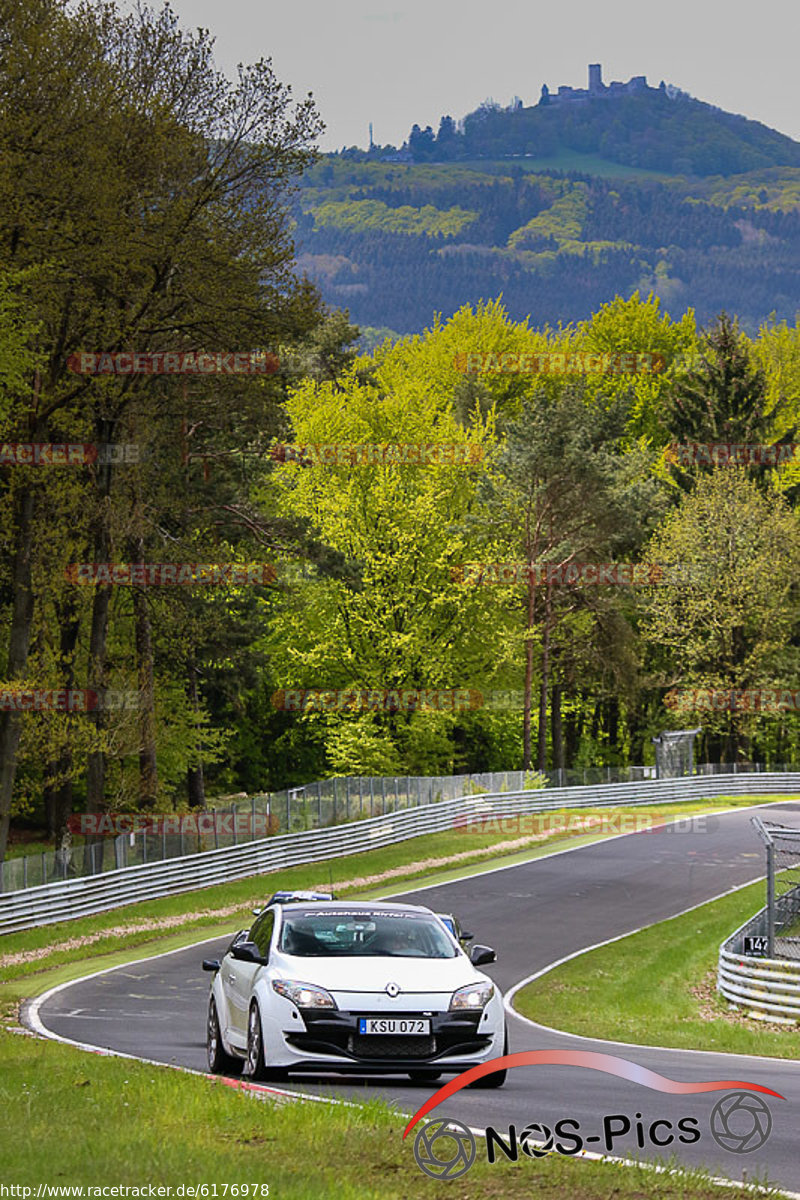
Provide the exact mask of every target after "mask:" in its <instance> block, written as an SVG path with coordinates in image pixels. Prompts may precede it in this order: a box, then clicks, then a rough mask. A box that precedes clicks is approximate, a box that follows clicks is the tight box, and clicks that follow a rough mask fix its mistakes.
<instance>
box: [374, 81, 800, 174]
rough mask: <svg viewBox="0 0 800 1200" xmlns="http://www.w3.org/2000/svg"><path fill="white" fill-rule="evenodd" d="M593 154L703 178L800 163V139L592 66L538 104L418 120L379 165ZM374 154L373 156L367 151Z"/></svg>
mask: <svg viewBox="0 0 800 1200" xmlns="http://www.w3.org/2000/svg"><path fill="white" fill-rule="evenodd" d="M564 152H577V153H583V154H599V155H601V156H602V157H603V158H605V159H607V160H608V161H610V162H617V163H620V164H622V165H625V166H628V167H635V168H639V169H643V170H649V171H659V172H666V173H668V174H676V175H689V176H700V177H707V176H710V175H733V174H737V173H740V172H744V171H756V170H759V169H761V168H765V167H775V166H781V167H797V166H800V144H798V143H797V142H795V141H793V140H792V138H790V137H786V135H785V134H782V133H778V132H777V131H776V130H774V129H769V128H768V127H767V126H766V125H762V124H761V123H760V122H758V121H750V120H748V119H747V118H746V117H743V116H738V115H737V114H735V113H728V112H724V111H723V110H722V109H720V108H717V107H715V106H714V105H712V104H706V103H704V102H703V101H701V100H696V99H694V98H693V97H692V96H690V95H688V94H687V93H686V92H683V91H681V90H680V89H679V88H677V87H675V86H674V85H672V84H666V83H664V82H663V80H662V82H661V83H660V84H659V86H658V87H650V86H649V85H648V83H647V79H646V77H645V76H644V75H634V76H633V78H632V79H629V80H628V81H627V83H622V82H619V81H616V80H615V81H613V82H612V83H609V84H605V83H604V82H603V72H602V65H601V64H600V63H591V64H590V66H589V79H588V86H587V87H585V88H579V87H570V86H568V85H561V86H560V87H558V89H557V90H556V91H554V92H551V91H550V89H549V88H548V86H547V84H544V85H543V86H542V89H541V94H540V98H539V100H538V103H536V104H534V105H530V106H527V107H526V106H525V105H524V104H523V103H522V101H521V100H519V99H518V98H515V99H514V100H512V102H511V104H510V105H508V106H507V107H505V108H503V107H501V106H500V105H499V104H495V103H494V102H493V101H487V102H485V103H484V104H482V105H480V106H479V107H478V108H477V109H476V110H475V111H474V112H472V113H469V114H467V116H465V117H463V118H462V119H461V120H459V121H458V122H456V121H454V120H453V119H452V117H450V116H443V117H442V118H441V120H440V123H439V129H438V132H437V133H434V131H433V128H432V127H431V126H430V125H429V126H427V127H426V128H425V129H421V128H420V127H419V125H414V126H413V128H412V130H411V133H410V134H409V137H408V140H407V142H406V143H405V145H404V146H403V147H402V148H401V149H400V150H399V151H398V150H396V149H395V148H394V147H388V148H386V154H385V155H382V156H381V157H383V158H384V161H408V162H457V161H464V160H466V161H469V160H475V159H486V158H490V159H501V158H525V159H532V160H534V161H535V160H536V159H548V158H550V157H552V156H553V155H554V154H559V153H562V154H563V153H564ZM372 157H375V156H374V155H372Z"/></svg>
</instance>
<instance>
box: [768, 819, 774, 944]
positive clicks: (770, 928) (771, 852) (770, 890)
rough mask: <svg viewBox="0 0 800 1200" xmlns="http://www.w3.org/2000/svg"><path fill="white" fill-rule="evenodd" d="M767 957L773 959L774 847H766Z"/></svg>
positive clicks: (770, 845)
mask: <svg viewBox="0 0 800 1200" xmlns="http://www.w3.org/2000/svg"><path fill="white" fill-rule="evenodd" d="M767 955H768V956H769V958H774V957H775V847H774V846H773V844H772V842H770V843H769V844H768V846H767Z"/></svg>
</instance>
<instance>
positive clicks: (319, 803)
mask: <svg viewBox="0 0 800 1200" xmlns="http://www.w3.org/2000/svg"><path fill="white" fill-rule="evenodd" d="M317 829H322V784H321V783H317Z"/></svg>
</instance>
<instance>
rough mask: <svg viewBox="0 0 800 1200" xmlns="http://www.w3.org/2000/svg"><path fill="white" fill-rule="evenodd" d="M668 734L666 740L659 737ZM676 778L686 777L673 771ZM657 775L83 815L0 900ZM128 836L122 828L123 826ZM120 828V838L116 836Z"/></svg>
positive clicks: (5, 886)
mask: <svg viewBox="0 0 800 1200" xmlns="http://www.w3.org/2000/svg"><path fill="white" fill-rule="evenodd" d="M663 736H665V735H662V737H663ZM765 769H766V768H765V767H764V765H763V764H759V763H752V764H746V763H701V764H699V765H697V766H696V767H695V769H694V771H693V772H690V773H689V774H691V775H697V776H705V775H714V776H717V775H724V776H726V777H727V776H729V775H749V774H760V773H761V772H763V771H765ZM798 769H800V768H798V767H797V766H792V765H787V764H774V765H773V766H772V767H770V771H772V772H773V773H774V772H780V773H789V772H792V771H797V770H798ZM675 774H676V776H677V775H678V774H680V773H678V772H676V773H675ZM655 778H656V768H655V767H652V766H627V767H585V768H581V769H577V770H573V769H570V770H563V769H561V768H559V769H558V770H556V771H550V772H545V773H544V774H543V773H541V772H538V771H522V770H518V771H486V772H480V773H476V774H472V775H432V776H418V775H394V776H383V777H380V776H378V777H369V776H337V777H336V778H332V779H324V780H317V781H316V782H313V783H307V784H304V785H301V786H298V787H292V788H288V789H286V790H284V791H282V792H264V793H259V794H257V795H253V796H243V795H240V796H227V797H222V798H219V799H218V800H217V802H216V804H212V805H209V806H208V807H207V808H204V809H193V810H191V811H189V812H185V813H180V814H179V813H170V814H163V815H160V816H157V815H155V814H148V813H124V812H123V813H117V814H115V816H114V817H111V816H110V815H109V814H101V813H95V814H91V813H77V814H75V816H74V822H75V826H74V828H73V833H76V834H78V835H79V836H80V837H83V838H85V839H86V840H85V841H83V842H82V843H81V842H80V841H77V840H76V841H75V843H73V845H71V846H69V847H64V848H63V849H60V850H47V851H43V852H41V853H38V854H32V855H24V854H23V855H13V856H11V857H8V858H6V859H5V861H4V862H0V894H2V893H4V892H18V891H22V890H23V889H27V888H34V887H40V886H42V885H44V884H46V883H59V882H61V881H66V880H68V879H75V878H77V877H79V876H85V875H99V874H100V873H101V872H105V871H113V870H119V869H121V868H123V867H134V866H139V865H143V864H145V863H154V862H158V861H163V860H166V859H169V858H184V857H186V856H187V855H190V854H199V853H201V852H203V851H206V850H221V849H223V848H224V847H227V846H237V845H240V844H242V843H244V842H257V841H261V840H262V839H263V838H265V837H272V836H275V835H277V834H281V833H300V832H304V831H306V830H309V829H323V828H325V827H326V826H328V825H338V824H341V823H342V822H349V821H359V820H365V819H366V818H367V817H380V816H383V815H384V814H386V813H394V812H398V811H399V810H400V809H404V808H416V807H418V806H419V805H422V804H440V803H441V802H442V801H443V800H457V799H458V798H459V797H461V796H470V795H475V794H478V793H480V792H485V793H488V794H489V795H492V796H493V795H496V794H497V793H498V792H509V793H511V794H514V793H516V792H522V791H529V790H532V789H534V788H538V787H544V786H547V787H548V788H556V787H558V788H565V787H602V786H605V785H607V784H611V783H614V784H617V783H641V782H644V781H647V780H651V779H655ZM123 828H124V829H125V830H126V831H127V832H124V833H123V832H121V830H122V829H123ZM115 829H117V830H120V832H119V833H118V835H117V836H114V830H115Z"/></svg>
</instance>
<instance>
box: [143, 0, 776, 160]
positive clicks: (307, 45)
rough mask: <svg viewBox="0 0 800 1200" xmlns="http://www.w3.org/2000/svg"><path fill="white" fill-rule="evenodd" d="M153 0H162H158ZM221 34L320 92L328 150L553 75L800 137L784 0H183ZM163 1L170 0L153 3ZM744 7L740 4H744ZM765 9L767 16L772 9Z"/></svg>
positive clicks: (184, 16) (525, 93) (461, 110)
mask: <svg viewBox="0 0 800 1200" xmlns="http://www.w3.org/2000/svg"><path fill="white" fill-rule="evenodd" d="M151 2H153V0H151ZM172 5H173V8H174V9H175V11H176V12H177V13H178V15H179V16H180V18H181V22H182V24H184V25H185V26H189V27H194V26H198V25H201V26H203V27H205V28H207V29H209V30H210V31H211V33H212V34H213V35H214V36H215V37H216V57H217V64H218V66H219V67H220V68H221V69H222V70H223V71H225V72H226V73H228V74H231V73H233V72H234V71H235V68H236V64H237V63H238V62H252V61H253V60H255V59H256V58H259V57H261V56H263V57H272V60H273V65H274V68H275V71H276V74H277V76H278V78H279V79H280V80H281V82H283V83H287V84H290V85H291V87H292V91H293V93H294V95H295V96H298V97H299V96H305V94H306V93H307V92H309V91H310V92H313V93H314V97H315V99H316V101H317V107H318V108H319V109H320V112H321V114H322V117H323V119H324V121H325V124H326V126H327V130H326V133H325V134H324V135H323V137H322V139H321V140H320V142H319V145H320V148H321V149H323V150H338V149H341V148H342V146H352V145H357V146H364V147H365V146H366V145H367V142H368V136H369V134H368V126H369V122H370V121H372V122H373V125H374V138H375V141H376V142H379V143H386V142H392V143H395V144H397V145H399V144H400V143H402V142H403V141H404V140H405V138H406V137H407V136H408V132H409V130H410V128H411V126H412V124H413V123H414V122H415V121H416V122H417V123H418V124H419V125H421V126H422V127H423V128H424V126H425V125H432V126H433V127H434V129H436V128H437V127H438V122H439V117H440V116H441V115H442V114H443V113H449V114H450V115H451V116H452V117H454V118H456V119H458V118H459V117H462V116H464V115H465V114H466V113H468V112H471V111H472V110H473V109H474V108H476V107H477V105H478V104H480V102H481V101H482V100H485V99H486V98H487V97H489V96H491V97H493V98H494V99H495V100H497V101H498V102H499V103H500V104H503V105H506V104H508V103H509V101H510V100H511V98H512V96H514V95H518V96H520V97H521V99H522V101H523V103H524V104H525V105H529V104H534V103H536V102H537V101H538V99H539V94H540V91H541V86H542V84H543V83H547V85H548V86H549V88H550V90H551V91H552V90H554V89H555V88H557V87H558V85H559V84H562V83H566V84H571V85H572V86H573V87H585V86H586V78H587V71H586V68H587V64H588V63H590V62H599V63H602V65H603V79H604V81H605V82H606V83H608V82H610V81H611V80H612V79H621V80H627V79H629V78H630V77H631V75H646V76H647V81H648V83H649V84H651V85H652V86H656V87H657V86H658V84H659V82H660V81H661V80H662V79H664V80H665V81H666V82H667V83H674V84H676V85H677V86H678V87H680V88H683V90H684V91H687V92H690V93H691V94H692V95H693V96H695V97H697V99H699V100H706V101H708V102H709V103H711V104H717V105H719V106H720V107H721V108H724V109H728V110H729V111H731V112H735V113H742V114H743V115H744V116H747V117H751V118H753V119H755V120H758V121H763V122H764V123H765V124H766V125H770V126H772V127H773V128H774V129H778V130H780V131H781V132H782V133H786V134H789V135H790V136H791V137H794V138H797V139H798V140H800V103H798V101H799V100H800V71H798V67H797V46H798V33H800V5H798V3H797V0H772V3H771V4H769V5H764V6H763V7H762V6H761V5H753V4H751V3H748V4H746V5H745V4H743V3H742V0H734V3H733V4H731V3H723V0H669V3H663V2H662V3H660V4H656V3H654V0H604V2H603V3H597V2H596V0H566V2H565V0H550V2H549V3H546V4H544V3H542V2H541V0H525V2H522V0H494V2H493V3H492V2H490V3H487V2H486V0H480V2H476V0H372V2H370V0H344V2H341V0H340V3H338V4H337V3H332V2H331V0H280V2H276V0H224V2H223V0H172ZM154 6H155V7H158V6H159V5H158V4H154ZM739 14H740V15H739ZM762 18H763V19H762Z"/></svg>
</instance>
